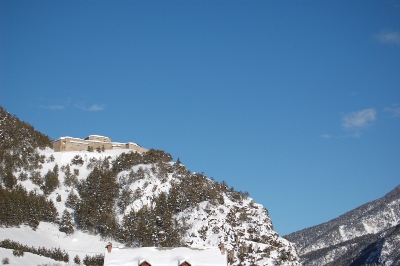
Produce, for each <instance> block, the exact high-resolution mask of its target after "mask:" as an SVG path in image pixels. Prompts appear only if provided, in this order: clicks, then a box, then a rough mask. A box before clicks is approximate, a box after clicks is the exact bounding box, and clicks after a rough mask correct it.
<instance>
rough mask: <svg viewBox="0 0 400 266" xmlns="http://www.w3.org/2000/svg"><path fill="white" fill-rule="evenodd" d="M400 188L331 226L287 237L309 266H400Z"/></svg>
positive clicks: (341, 217) (313, 228)
mask: <svg viewBox="0 0 400 266" xmlns="http://www.w3.org/2000/svg"><path fill="white" fill-rule="evenodd" d="M399 225H400V186H397V187H396V188H395V189H394V190H392V191H391V192H389V193H388V194H386V195H385V196H384V197H382V198H380V199H377V200H375V201H372V202H369V203H366V204H364V205H362V206H360V207H358V208H356V209H354V210H352V211H350V212H347V213H346V214H343V215H341V216H340V217H338V218H336V219H333V220H331V221H329V222H326V223H323V224H320V225H317V226H314V227H310V228H307V229H303V230H300V231H297V232H294V233H292V234H289V235H288V236H286V238H287V239H289V240H290V241H292V242H293V243H295V244H296V246H297V248H298V249H299V253H300V256H301V260H302V262H303V263H304V264H305V265H366V264H368V263H369V264H371V265H400V230H399V228H400V227H399Z"/></svg>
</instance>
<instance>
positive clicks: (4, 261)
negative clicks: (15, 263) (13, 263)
mask: <svg viewBox="0 0 400 266" xmlns="http://www.w3.org/2000/svg"><path fill="white" fill-rule="evenodd" d="M1 263H3V265H6V264H10V259H9V258H4V259H2V261H1Z"/></svg>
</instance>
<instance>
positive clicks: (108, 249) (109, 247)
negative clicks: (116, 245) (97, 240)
mask: <svg viewBox="0 0 400 266" xmlns="http://www.w3.org/2000/svg"><path fill="white" fill-rule="evenodd" d="M111 249H112V244H111V242H108V245H107V251H108V253H110V252H111Z"/></svg>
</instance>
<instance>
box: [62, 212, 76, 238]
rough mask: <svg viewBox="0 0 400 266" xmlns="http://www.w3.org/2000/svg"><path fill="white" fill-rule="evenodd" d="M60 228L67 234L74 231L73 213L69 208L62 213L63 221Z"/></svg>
mask: <svg viewBox="0 0 400 266" xmlns="http://www.w3.org/2000/svg"><path fill="white" fill-rule="evenodd" d="M59 230H60V232H64V233H66V234H67V235H71V234H73V233H74V226H73V225H72V217H71V214H70V213H69V212H68V211H67V210H64V212H63V215H62V217H61V221H60V227H59Z"/></svg>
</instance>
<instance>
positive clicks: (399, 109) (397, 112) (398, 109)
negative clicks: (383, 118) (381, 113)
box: [385, 104, 400, 117]
mask: <svg viewBox="0 0 400 266" xmlns="http://www.w3.org/2000/svg"><path fill="white" fill-rule="evenodd" d="M385 111H386V112H390V113H392V114H393V116H395V117H400V106H399V105H398V104H394V105H392V106H391V107H386V108H385Z"/></svg>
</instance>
